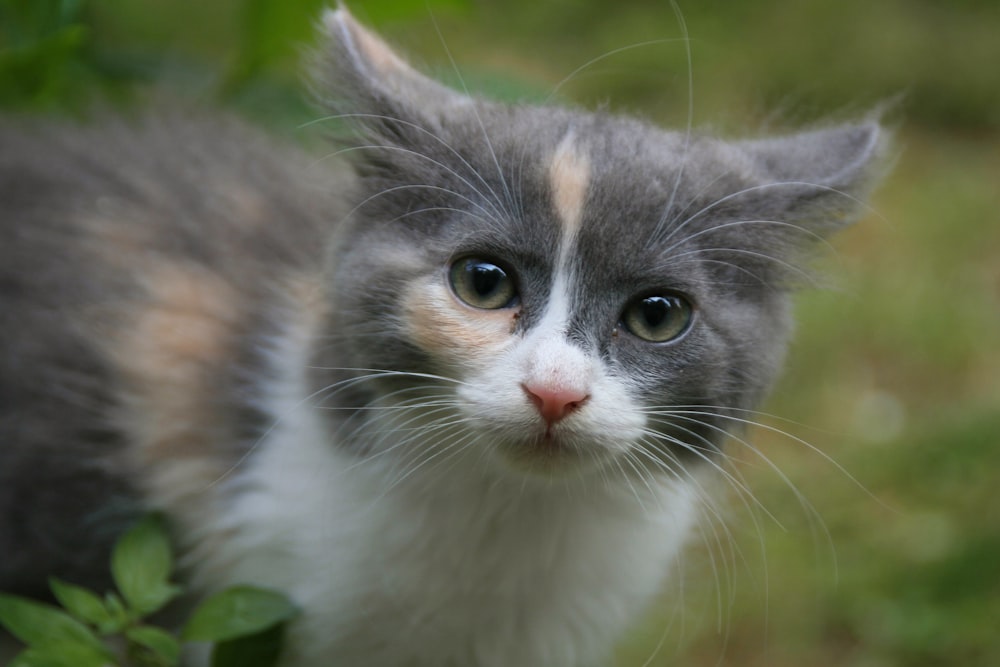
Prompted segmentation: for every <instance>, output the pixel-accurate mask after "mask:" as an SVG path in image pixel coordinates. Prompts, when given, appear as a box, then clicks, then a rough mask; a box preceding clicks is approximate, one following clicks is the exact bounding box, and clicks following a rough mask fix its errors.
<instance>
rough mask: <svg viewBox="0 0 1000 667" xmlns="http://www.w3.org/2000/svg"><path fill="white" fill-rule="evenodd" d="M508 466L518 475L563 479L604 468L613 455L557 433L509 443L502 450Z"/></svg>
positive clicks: (551, 431) (548, 431) (544, 432)
mask: <svg viewBox="0 0 1000 667" xmlns="http://www.w3.org/2000/svg"><path fill="white" fill-rule="evenodd" d="M500 450H501V454H502V457H503V459H504V461H505V463H506V464H507V465H509V466H511V467H513V468H514V469H515V470H517V471H518V472H522V473H529V474H536V475H542V476H545V477H552V476H561V475H564V474H568V473H572V474H579V473H580V472H581V471H584V470H588V469H592V468H595V469H596V468H598V467H601V466H602V465H603V464H604V463H605V462H606V461H607V460H608V459H609V458H610V457H611V452H610V451H608V450H607V449H606V448H604V447H600V446H599V445H597V443H593V442H584V441H581V439H580V438H579V437H578V436H575V435H574V434H572V433H566V432H563V431H560V429H553V428H551V427H549V428H545V429H544V430H540V432H539V433H537V434H534V435H530V436H528V437H525V438H522V439H518V440H507V441H505V442H504V443H503V444H502V445H501V447H500Z"/></svg>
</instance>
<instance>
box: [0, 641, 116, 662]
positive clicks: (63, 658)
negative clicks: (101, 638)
mask: <svg viewBox="0 0 1000 667" xmlns="http://www.w3.org/2000/svg"><path fill="white" fill-rule="evenodd" d="M116 664H117V662H116V661H114V659H113V658H111V657H110V656H109V655H108V654H107V653H106V652H101V651H96V650H94V649H93V648H91V647H89V646H84V645H82V644H58V645H52V646H44V647H39V648H29V649H27V650H25V651H23V652H21V653H20V654H18V656H17V657H16V658H14V660H13V661H12V662H10V663H9V664H8V665H7V667H110V666H111V665H116Z"/></svg>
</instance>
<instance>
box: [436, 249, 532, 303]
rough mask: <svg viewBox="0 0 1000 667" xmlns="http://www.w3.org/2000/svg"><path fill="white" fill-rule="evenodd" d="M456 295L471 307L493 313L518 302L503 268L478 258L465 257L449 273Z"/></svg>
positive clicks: (512, 281)
mask: <svg viewBox="0 0 1000 667" xmlns="http://www.w3.org/2000/svg"><path fill="white" fill-rule="evenodd" d="M448 278H449V280H450V281H451V289H452V290H453V291H454V292H455V296H457V297H458V298H459V299H461V300H462V301H464V302H465V303H467V304H468V305H470V306H472V307H474V308H483V309H486V310H496V309H498V308H509V307H511V306H513V305H514V304H515V303H516V302H517V287H516V286H515V285H514V280H513V278H512V277H511V275H510V274H509V273H508V271H507V270H506V269H504V268H503V267H501V266H500V265H499V264H496V263H495V262H492V261H490V260H488V259H483V258H480V257H465V258H462V259H459V260H458V261H456V262H455V263H454V264H452V265H451V270H450V271H449V273H448Z"/></svg>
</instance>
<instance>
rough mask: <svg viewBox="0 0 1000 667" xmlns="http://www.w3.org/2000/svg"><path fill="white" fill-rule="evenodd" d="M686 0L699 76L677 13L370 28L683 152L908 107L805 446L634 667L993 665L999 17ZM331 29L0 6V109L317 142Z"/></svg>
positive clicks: (118, 7) (786, 460) (731, 501)
mask: <svg viewBox="0 0 1000 667" xmlns="http://www.w3.org/2000/svg"><path fill="white" fill-rule="evenodd" d="M679 2H680V9H681V10H682V13H683V18H684V21H685V22H686V25H687V29H688V31H689V33H690V36H691V42H690V50H691V59H690V61H689V60H688V56H687V51H686V48H685V44H684V42H683V41H682V40H680V39H678V38H680V37H681V36H682V35H683V31H682V27H681V22H680V21H679V19H678V17H677V16H676V15H675V13H674V11H673V10H672V8H671V6H670V4H669V3H668V2H664V1H652V0H616V2H613V3H612V2H600V1H598V0H590V1H582V2H569V1H565V0H563V1H553V2H540V1H539V0H495V1H492V2H490V1H487V0H391V1H390V0H383V1H378V2H375V1H374V0H369V1H365V0H356V1H355V2H353V3H351V4H350V6H351V8H352V10H353V11H354V12H355V14H356V15H358V17H359V18H360V19H361V20H363V21H365V22H367V23H369V24H371V25H374V26H376V27H377V28H378V29H379V30H380V31H381V32H382V33H383V34H385V35H386V36H387V38H388V39H389V40H390V41H391V42H392V43H394V44H396V45H399V46H400V48H401V50H402V51H403V52H404V53H407V54H409V55H410V56H411V57H412V59H413V60H414V61H415V62H416V63H418V64H419V65H421V66H424V68H425V69H428V70H429V71H431V72H436V73H438V74H440V75H441V76H444V77H446V78H448V79H450V80H452V81H455V80H457V79H458V77H457V75H456V73H455V69H454V67H453V66H452V64H451V61H450V57H454V60H455V61H456V62H457V63H458V67H459V68H460V72H461V78H462V79H463V80H464V81H465V82H466V83H467V84H468V85H469V87H470V88H473V89H476V90H480V91H484V92H486V93H487V94H489V95H493V96H498V97H504V98H515V99H519V98H527V99H544V98H545V97H546V96H547V95H548V94H549V93H551V92H552V91H553V89H554V88H556V87H557V86H558V92H557V99H559V100H561V101H563V102H566V103H571V104H579V105H582V106H588V107H593V106H596V105H603V106H606V107H609V108H611V109H613V110H617V111H625V112H630V113H635V114H639V115H642V116H644V117H647V118H651V119H653V120H655V121H657V122H659V123H662V124H664V125H670V126H677V127H683V126H684V125H685V124H686V122H687V119H688V108H689V103H690V104H691V108H692V109H693V123H694V125H695V127H699V128H707V129H711V130H714V131H719V132H722V133H724V134H731V135H735V134H740V133H751V134H760V133H764V132H776V131H781V130H784V129H789V128H795V127H801V126H804V125H808V124H810V123H815V122H824V121H829V120H837V119H844V118H850V117H852V116H858V115H862V114H864V113H865V112H867V111H868V110H869V109H872V108H874V107H879V106H884V105H887V104H888V103H891V104H889V106H891V109H892V110H891V111H890V112H889V114H888V116H887V118H888V120H889V122H890V124H892V125H893V126H894V127H895V128H896V137H897V142H896V148H897V164H896V167H895V169H894V171H893V172H892V173H891V175H890V176H889V178H888V179H887V181H886V183H885V185H884V187H882V188H881V189H880V190H879V191H878V193H877V195H876V196H875V198H874V201H873V206H874V211H873V213H872V214H871V215H869V216H868V217H867V219H865V220H863V221H862V222H861V223H860V224H858V225H857V226H855V227H853V228H852V229H850V230H849V231H848V232H847V233H845V234H843V235H841V236H840V237H839V238H838V239H837V242H836V244H835V245H836V249H837V251H836V253H835V254H831V256H830V257H828V258H826V259H825V260H824V265H825V268H827V269H828V270H827V271H826V274H827V275H829V276H831V277H832V280H831V282H832V283H833V286H832V288H831V289H827V290H824V291H809V292H805V293H803V294H801V295H800V297H799V309H798V312H799V316H800V318H799V319H800V326H799V331H798V336H797V339H796V342H795V344H794V346H793V348H792V351H791V355H790V360H789V370H788V372H787V373H786V375H785V377H784V379H783V380H782V383H781V385H780V387H779V388H778V391H777V392H776V394H775V395H774V397H773V399H772V400H771V401H770V402H769V404H768V405H767V406H765V411H766V412H767V413H768V414H774V415H781V416H782V417H785V418H787V419H789V420H792V421H784V420H783V419H780V418H778V417H764V418H762V419H761V421H762V422H763V423H764V426H762V427H758V428H756V429H755V430H754V431H753V433H752V440H753V442H754V443H755V445H756V447H757V450H758V451H759V452H760V454H759V455H758V454H755V453H752V452H751V451H750V450H748V449H747V448H746V447H744V446H742V445H740V444H738V443H736V444H734V446H733V449H732V450H731V453H732V454H733V455H734V456H735V457H736V458H738V459H740V461H741V462H739V463H735V464H734V471H735V472H736V473H738V474H741V475H742V476H744V477H745V479H746V483H747V485H748V486H749V487H750V488H752V489H753V493H754V495H755V497H756V499H757V500H756V501H749V500H746V499H741V498H740V497H739V496H737V495H736V494H733V493H731V492H730V496H731V497H730V498H728V499H727V500H725V501H724V502H722V503H721V505H722V507H723V509H722V510H721V512H720V513H721V514H722V515H723V518H724V523H720V522H714V523H709V524H707V526H706V529H705V531H704V539H702V540H696V542H695V544H693V545H692V548H691V549H690V550H689V552H688V553H687V555H686V557H685V559H684V563H683V567H682V569H683V573H682V576H681V577H680V578H678V580H677V581H678V583H677V584H676V585H675V586H673V587H672V588H671V589H670V590H668V591H666V592H665V594H664V596H663V598H662V601H661V602H660V603H659V604H658V605H657V608H656V609H655V610H654V611H653V613H652V614H651V615H650V617H649V618H648V619H647V621H646V622H645V623H644V624H643V625H641V627H639V628H637V629H636V631H635V633H634V634H633V635H632V636H631V637H630V638H629V639H628V640H627V641H626V642H625V644H624V645H623V646H622V650H621V652H620V658H619V662H618V664H619V665H620V666H621V667H625V666H629V667H633V666H634V667H638V666H640V665H649V666H655V665H740V666H742V667H746V666H762V667H763V666H767V667H781V666H786V665H787V666H793V665H794V666H802V665H809V666H817V667H822V666H826V665H830V666H832V665H837V666H839V667H843V666H853V667H882V666H895V665H912V666H921V667H925V666H927V667H929V666H933V665H942V666H944V665H949V666H952V665H963V666H966V665H983V666H987V665H1000V639H998V634H1000V494H998V493H997V492H998V490H1000V213H998V212H1000V3H998V2H995V1H994V0H950V1H947V2H946V1H944V0H884V1H877V2H872V1H871V0H825V1H816V2H797V1H793V0H760V1H758V2H746V1H739V0H679ZM323 4H324V3H323V2H321V1H320V0H298V1H297V0H215V1H212V2H208V1H205V0H0V106H2V107H3V108H6V109H7V110H11V109H14V110H18V111H22V112H26V113H33V114H43V113H54V114H81V113H86V112H87V111H88V110H89V109H91V108H93V105H94V104H95V103H96V102H100V103H104V102H105V101H106V100H111V103H113V104H116V105H130V104H134V103H136V102H137V101H141V100H143V99H149V98H152V99H154V100H155V99H164V98H165V96H183V97H186V98H189V99H193V100H195V101H196V102H197V103H204V104H208V105H221V106H225V107H230V108H235V109H237V110H238V111H239V112H240V113H243V114H246V115H248V116H251V117H253V118H254V119H256V120H259V121H260V122H262V123H265V124H266V125H268V126H270V127H271V128H272V129H273V130H274V131H275V132H279V133H282V134H287V135H288V136H291V137H296V138H300V139H302V140H306V139H307V138H306V137H304V136H303V133H302V131H301V130H300V126H301V125H302V124H303V123H304V122H306V121H308V120H310V119H311V118H314V117H316V116H317V115H318V114H317V112H316V111H315V110H311V109H310V108H309V106H308V105H307V104H306V103H305V101H304V100H305V96H304V95H303V92H302V91H303V88H302V86H301V85H300V79H299V77H298V61H299V59H300V55H301V53H302V49H301V47H302V45H303V44H308V43H310V42H311V41H312V36H311V35H312V26H313V23H314V17H315V16H316V13H317V11H318V9H319V7H321V6H322V5H323ZM647 42H651V43H647ZM619 49H622V50H621V51H618V52H617V53H612V52H615V51H616V50H619ZM449 54H450V55H449ZM606 54H610V55H607V57H604V58H600V59H599V60H598V61H597V62H595V63H593V64H592V65H591V66H589V67H587V68H585V69H583V70H581V71H579V72H577V73H576V74H575V75H574V76H572V77H571V78H570V79H569V80H567V81H565V82H564V79H565V78H566V77H567V75H569V74H570V73H572V72H574V71H575V70H576V69H577V68H578V67H580V66H581V65H584V64H585V63H587V62H588V61H590V60H592V59H595V58H599V57H601V56H604V55H606ZM689 64H690V66H691V72H692V77H691V79H690V83H691V88H692V90H693V99H690V98H689V95H688V85H689V77H688V66H689ZM560 84H561V85H560ZM154 91H155V92H154ZM164 91H166V92H164ZM778 430H781V431H784V432H786V433H787V435H782V434H780V433H778V432H777V431H778ZM805 443H808V445H807V444H805ZM765 457H766V458H765ZM769 461H773V462H774V464H773V466H772V464H771V463H769ZM779 471H780V472H779ZM800 494H801V496H802V497H804V502H805V503H807V504H804V502H803V500H802V499H801V498H800ZM757 501H759V505H757V504H756V503H757ZM765 510H766V511H765ZM511 667H515V666H511Z"/></svg>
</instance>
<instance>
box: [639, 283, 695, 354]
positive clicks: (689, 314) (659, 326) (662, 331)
mask: <svg viewBox="0 0 1000 667" xmlns="http://www.w3.org/2000/svg"><path fill="white" fill-rule="evenodd" d="M693 317H694V309H693V308H692V307H691V304H690V303H689V302H688V301H687V299H685V298H684V297H682V296H679V295H676V294H653V295H647V296H642V297H639V298H637V299H633V300H632V301H630V302H629V304H628V305H627V306H625V311H624V312H623V313H622V320H621V321H622V324H623V325H624V326H625V328H626V329H628V330H629V331H630V332H631V333H632V334H633V335H635V336H638V337H639V338H641V339H643V340H645V341H649V342H651V343H666V342H668V341H671V340H674V339H677V338H680V337H681V336H682V335H683V334H684V333H685V332H686V331H687V330H688V327H689V326H690V325H691V320H692V318H693Z"/></svg>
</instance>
